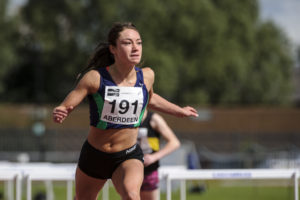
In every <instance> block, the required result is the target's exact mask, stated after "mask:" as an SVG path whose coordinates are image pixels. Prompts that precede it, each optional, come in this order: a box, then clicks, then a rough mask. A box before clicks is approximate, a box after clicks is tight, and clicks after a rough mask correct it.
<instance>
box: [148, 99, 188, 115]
mask: <svg viewBox="0 0 300 200" xmlns="http://www.w3.org/2000/svg"><path fill="white" fill-rule="evenodd" d="M149 108H151V109H153V110H156V111H159V112H163V113H166V114H170V115H174V116H177V117H182V116H183V113H184V110H183V108H181V107H180V106H178V105H176V104H173V103H171V102H169V101H168V100H166V99H164V98H162V97H161V96H159V95H158V94H156V93H153V95H152V98H151V99H150V102H149Z"/></svg>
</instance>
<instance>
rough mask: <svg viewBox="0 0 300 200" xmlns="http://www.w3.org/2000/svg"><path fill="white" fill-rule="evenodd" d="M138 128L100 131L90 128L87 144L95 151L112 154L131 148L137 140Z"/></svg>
mask: <svg viewBox="0 0 300 200" xmlns="http://www.w3.org/2000/svg"><path fill="white" fill-rule="evenodd" d="M137 134H138V128H123V129H107V130H102V129H98V128H96V127H93V126H91V127H90V130H89V134H88V142H89V143H90V144H91V145H92V146H93V147H94V148H96V149H98V150H100V151H103V152H106V153H114V152H119V151H122V150H125V149H128V148H130V147H132V146H133V145H134V144H135V143H136V140H137Z"/></svg>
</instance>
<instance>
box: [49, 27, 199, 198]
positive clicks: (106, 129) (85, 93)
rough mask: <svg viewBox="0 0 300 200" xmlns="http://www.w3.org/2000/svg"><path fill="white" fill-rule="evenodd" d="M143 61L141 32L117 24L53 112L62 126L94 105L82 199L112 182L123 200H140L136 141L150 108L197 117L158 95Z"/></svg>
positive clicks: (80, 177) (79, 174) (78, 178)
mask: <svg viewBox="0 0 300 200" xmlns="http://www.w3.org/2000/svg"><path fill="white" fill-rule="evenodd" d="M141 56H142V39H141V36H140V34H139V32H138V30H137V28H136V27H135V26H134V25H133V24H132V23H115V24H114V26H113V27H112V28H111V30H110V31H109V34H108V41H107V43H101V44H99V45H98V46H97V48H96V50H95V52H94V54H93V55H92V56H91V58H90V60H89V62H88V65H87V67H86V68H85V69H84V70H83V72H82V73H81V74H80V76H79V77H78V83H77V85H76V87H75V88H74V89H73V90H72V91H71V92H70V93H69V94H68V95H67V97H66V98H65V99H64V101H63V102H62V103H61V104H60V105H59V106H57V107H55V108H54V109H53V120H54V122H57V123H62V122H63V121H64V120H65V119H66V117H67V116H68V115H69V114H70V113H71V111H72V110H73V109H74V108H75V107H76V106H78V105H79V104H80V103H81V102H82V100H83V99H84V98H85V97H87V98H88V100H89V105H90V129H89V133H88V136H87V140H86V141H85V142H84V144H83V147H82V149H81V153H80V156H79V161H78V167H77V169H76V175H75V187H76V199H77V200H95V199H96V198H97V196H98V193H99V191H100V190H101V189H102V187H103V186H104V184H105V182H106V181H107V179H111V180H112V182H113V184H114V187H115V188H116V191H117V192H118V193H119V194H120V196H121V198H122V199H140V188H141V185H142V181H143V174H144V171H143V170H144V164H143V161H144V160H143V152H142V150H141V148H140V146H139V145H138V144H136V142H137V135H138V127H139V126H140V123H141V120H142V117H143V113H144V111H145V109H146V107H147V105H148V106H149V108H152V109H154V110H157V111H162V112H165V113H168V114H171V115H175V116H178V117H188V116H194V117H197V116H198V115H197V111H196V110H195V109H194V108H192V107H190V106H186V107H183V108H182V107H180V106H177V105H175V104H173V103H171V102H169V101H167V100H165V99H164V98H162V97H160V96H159V95H157V94H155V93H153V83H154V72H153V71H152V69H151V68H149V67H145V68H142V69H141V68H138V67H136V65H138V64H139V63H140V61H141Z"/></svg>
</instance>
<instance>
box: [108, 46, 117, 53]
mask: <svg viewBox="0 0 300 200" xmlns="http://www.w3.org/2000/svg"><path fill="white" fill-rule="evenodd" d="M109 51H110V53H112V54H113V55H115V51H116V47H115V46H113V45H109Z"/></svg>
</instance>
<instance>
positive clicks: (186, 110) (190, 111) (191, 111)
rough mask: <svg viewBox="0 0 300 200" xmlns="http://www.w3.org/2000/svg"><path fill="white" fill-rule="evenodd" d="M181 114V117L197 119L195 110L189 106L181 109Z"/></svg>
mask: <svg viewBox="0 0 300 200" xmlns="http://www.w3.org/2000/svg"><path fill="white" fill-rule="evenodd" d="M182 109H183V114H182V115H181V117H198V116H199V115H198V112H197V110H196V109H195V108H192V107H190V106H186V107H183V108H182Z"/></svg>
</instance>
